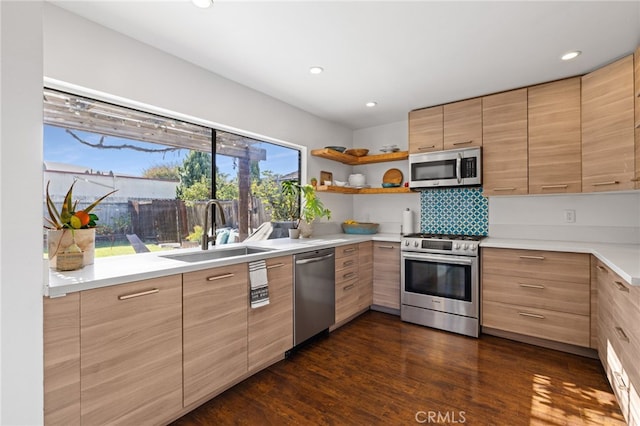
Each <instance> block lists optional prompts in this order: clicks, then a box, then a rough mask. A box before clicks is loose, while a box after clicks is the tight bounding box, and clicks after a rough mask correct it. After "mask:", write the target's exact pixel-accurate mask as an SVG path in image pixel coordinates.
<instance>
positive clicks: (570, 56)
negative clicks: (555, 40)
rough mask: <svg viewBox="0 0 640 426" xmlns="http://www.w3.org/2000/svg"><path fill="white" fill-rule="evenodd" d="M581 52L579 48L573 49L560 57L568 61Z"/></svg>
mask: <svg viewBox="0 0 640 426" xmlns="http://www.w3.org/2000/svg"><path fill="white" fill-rule="evenodd" d="M581 53H582V52H581V51H579V50H573V51H571V52H567V53H565V54H564V55H562V57H561V59H562V60H563V61H570V60H571V59H574V58H577V57H578V56H580V54H581Z"/></svg>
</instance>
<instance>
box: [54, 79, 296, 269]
mask: <svg viewBox="0 0 640 426" xmlns="http://www.w3.org/2000/svg"><path fill="white" fill-rule="evenodd" d="M299 175H300V150H299V149H295V148H292V147H288V146H281V145H278V144H274V143H271V142H267V141H260V140H256V139H253V138H249V137H245V136H242V135H237V134H233V133H230V132H226V131H222V130H217V129H212V128H209V127H206V126H201V125H197V124H193V123H188V122H184V121H182V120H176V119H172V118H167V117H162V116H158V115H154V114H150V113H147V112H142V111H137V110H133V109H129V108H125V107H121V106H117V105H112V104H109V103H106V102H101V101H97V100H93V99H89V98H85V97H81V96H77V95H73V94H69V93H64V92H60V91H56V90H52V89H45V91H44V184H45V185H46V184H47V183H49V192H50V195H51V198H52V200H53V202H54V203H55V204H56V205H61V204H62V200H63V199H64V196H65V194H66V191H67V189H68V188H69V186H70V185H71V183H73V182H74V181H75V182H76V183H75V186H74V200H78V203H79V206H80V207H83V206H85V205H88V204H89V203H91V202H92V201H93V200H95V199H96V198H97V197H99V196H101V195H103V194H104V193H106V192H108V191H109V190H111V189H117V190H118V192H116V193H115V194H113V195H112V196H110V197H108V198H107V199H105V200H104V201H103V202H102V203H100V205H99V206H98V207H97V212H96V213H98V216H99V218H100V220H99V222H98V228H97V229H96V233H97V238H96V256H97V257H100V256H112V255H122V254H134V253H136V251H155V250H169V249H176V248H184V247H197V246H199V244H200V241H201V238H202V235H203V233H204V232H209V234H210V235H212V234H213V233H214V232H215V240H216V243H217V244H227V243H232V242H241V241H244V240H246V239H248V238H249V239H253V240H259V239H268V238H281V237H284V236H286V235H287V228H288V226H289V225H288V223H287V222H286V219H287V217H285V213H284V212H283V211H282V206H281V203H280V199H281V182H282V181H283V180H296V181H297V180H299ZM212 198H215V199H217V200H219V201H220V203H221V205H222V206H223V210H224V216H225V219H226V220H225V222H224V223H223V222H222V220H221V219H222V218H221V215H220V214H218V215H217V216H216V218H215V225H214V226H212V227H210V229H208V230H205V229H203V223H204V214H205V205H206V202H207V201H208V200H209V199H212ZM44 210H45V206H44V200H43V211H44ZM208 222H209V223H212V221H211V220H209V221H208ZM140 243H141V244H140ZM45 250H46V247H45Z"/></svg>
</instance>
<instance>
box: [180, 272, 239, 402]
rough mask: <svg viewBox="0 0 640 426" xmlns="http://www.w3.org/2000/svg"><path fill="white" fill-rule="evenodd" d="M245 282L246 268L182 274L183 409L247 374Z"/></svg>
mask: <svg viewBox="0 0 640 426" xmlns="http://www.w3.org/2000/svg"><path fill="white" fill-rule="evenodd" d="M247 279H248V268H247V264H246V263H241V264H236V265H230V266H223V267H219V268H212V269H206V270H203V271H197V272H189V273H185V274H184V275H183V288H184V289H183V297H182V303H183V327H184V328H183V330H184V343H183V347H184V349H183V351H184V354H183V357H184V406H185V407H186V406H189V405H191V404H193V403H195V402H198V401H200V400H204V398H206V397H208V396H210V395H212V394H213V393H215V392H217V391H220V390H222V389H224V387H225V386H228V384H229V383H231V382H233V381H234V380H235V379H237V378H239V377H240V376H242V375H243V374H245V373H246V372H247V309H248V305H249V291H248V285H247ZM178 306H179V305H178Z"/></svg>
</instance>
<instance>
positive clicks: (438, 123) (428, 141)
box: [409, 106, 443, 154]
mask: <svg viewBox="0 0 640 426" xmlns="http://www.w3.org/2000/svg"><path fill="white" fill-rule="evenodd" d="M442 111H443V108H442V106H437V107H432V108H424V109H418V110H415V111H411V112H410V113H409V154H421V153H424V152H430V151H442V149H443V113H442Z"/></svg>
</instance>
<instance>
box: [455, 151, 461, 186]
mask: <svg viewBox="0 0 640 426" xmlns="http://www.w3.org/2000/svg"><path fill="white" fill-rule="evenodd" d="M456 177H457V178H458V183H462V154H460V153H458V158H456Z"/></svg>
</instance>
